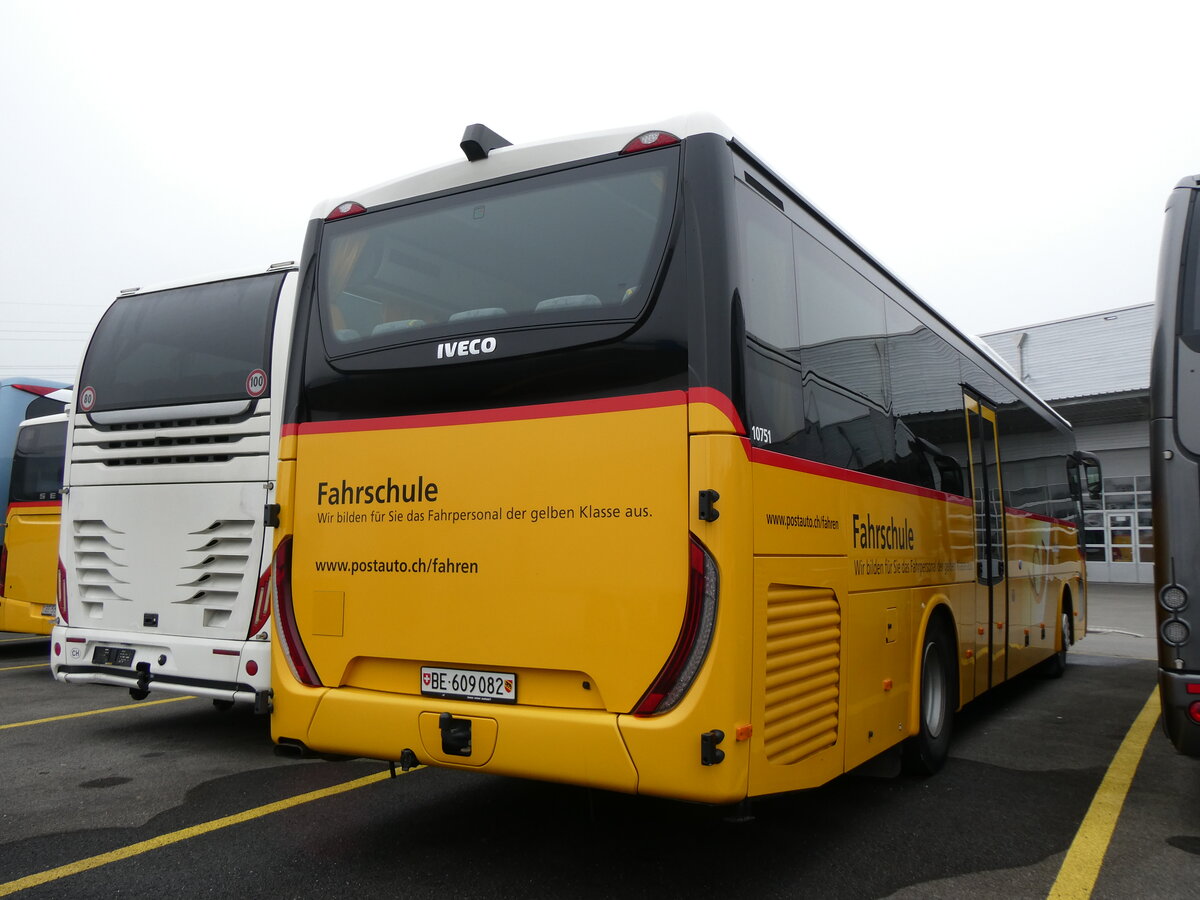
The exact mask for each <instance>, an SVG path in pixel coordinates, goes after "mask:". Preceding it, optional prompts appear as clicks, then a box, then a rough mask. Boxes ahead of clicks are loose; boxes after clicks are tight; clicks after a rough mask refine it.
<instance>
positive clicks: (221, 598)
mask: <svg viewBox="0 0 1200 900" xmlns="http://www.w3.org/2000/svg"><path fill="white" fill-rule="evenodd" d="M254 530H255V523H254V521H253V520H251V519H222V520H218V521H216V522H213V523H212V524H211V525H210V526H208V528H204V529H202V530H200V531H192V532H189V534H190V535H192V536H194V537H195V538H196V542H195V545H194V546H193V547H191V548H190V549H189V550H188V554H189V556H193V555H195V554H201V553H202V554H204V556H203V558H201V559H200V560H199V561H198V562H194V563H192V564H191V565H187V566H183V567H181V568H180V572H181V573H182V574H183V575H184V576H185V577H186V576H188V575H195V577H194V578H191V579H190V580H187V581H181V582H180V583H179V587H183V588H188V589H189V590H190V591H191V594H190V596H188V597H186V598H184V599H183V600H177V601H175V602H176V603H182V604H186V605H188V606H192V607H198V608H201V609H203V614H202V624H203V625H204V627H205V628H221V627H224V626H225V625H226V624H227V623H228V622H229V619H230V618H231V617H232V615H233V610H234V607H235V606H236V605H237V601H238V597H239V596H240V595H241V593H242V589H243V586H244V584H245V581H246V573H247V572H248V571H249V570H250V553H251V551H252V550H253V549H254Z"/></svg>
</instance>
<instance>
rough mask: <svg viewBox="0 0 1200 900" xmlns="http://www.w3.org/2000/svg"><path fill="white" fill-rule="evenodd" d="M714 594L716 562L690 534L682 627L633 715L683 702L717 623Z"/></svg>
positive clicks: (649, 713) (716, 586)
mask: <svg viewBox="0 0 1200 900" xmlns="http://www.w3.org/2000/svg"><path fill="white" fill-rule="evenodd" d="M717 593H718V581H717V563H716V561H715V560H714V559H713V558H712V555H711V554H710V553H709V552H708V551H707V550H706V549H704V547H703V545H702V544H701V543H700V542H699V541H698V540H696V537H695V535H692V536H691V543H690V544H689V545H688V592H687V604H686V607H685V609H684V613H683V626H682V627H681V628H680V629H679V637H678V638H677V639H676V641H675V647H674V649H673V650H671V655H670V656H668V657H667V661H666V663H665V664H664V665H663V667H662V670H661V671H660V672H659V673H658V677H657V678H655V679H654V683H653V684H651V685H650V689H649V690H648V691H646V693H645V695H644V696H643V697H642V699H641V700H640V701H639V702H638V704H637V706H636V707H634V710H633V714H634V715H635V716H652V715H657V714H659V713H664V712H667V711H668V710H670V709H671V708H672V707H674V706H675V704H677V703H678V702H679V701H680V700H681V699H683V695H684V694H686V693H687V690H688V688H689V687H691V685H692V681H694V680H695V678H696V675H697V673H699V671H700V666H701V665H703V664H704V658H705V657H706V656H707V655H708V648H709V645H710V644H711V643H712V636H713V629H714V627H715V625H716V623H717Z"/></svg>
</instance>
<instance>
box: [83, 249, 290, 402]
mask: <svg viewBox="0 0 1200 900" xmlns="http://www.w3.org/2000/svg"><path fill="white" fill-rule="evenodd" d="M285 274H286V273H283V272H272V273H269V274H264V275H255V276H251V277H249V278H234V279H231V280H229V281H217V282H212V283H209V284H197V285H190V286H188V287H182V288H175V289H173V290H167V291H156V292H154V293H149V294H141V295H136V296H132V297H121V298H118V299H117V300H116V301H115V302H114V303H113V305H112V306H111V307H109V309H108V312H106V313H105V314H104V318H102V319H101V320H100V324H99V325H97V326H96V332H95V334H94V335H93V336H92V340H91V343H90V344H89V345H88V349H87V355H86V356H85V357H84V361H83V373H82V376H81V381H80V389H81V390H84V389H86V388H89V387H90V388H91V389H92V390H93V391H94V394H95V402H94V405H93V406H92V407H91V409H92V410H95V411H104V410H116V409H140V408H144V407H154V406H175V405H180V404H187V403H210V402H217V401H225V400H246V399H248V397H249V396H261V395H262V394H263V393H267V392H269V388H270V385H269V384H266V385H265V388H266V389H267V390H266V391H263V390H259V389H258V388H257V387H256V388H255V389H254V390H255V392H253V393H252V392H251V390H250V389H249V388H248V383H249V381H250V376H251V374H252V373H254V372H256V371H261V372H269V371H270V352H271V337H272V322H273V320H274V315H275V302H276V299H277V298H278V296H279V289H280V287H281V286H282V284H283V279H284V277H285Z"/></svg>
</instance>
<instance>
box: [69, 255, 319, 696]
mask: <svg viewBox="0 0 1200 900" xmlns="http://www.w3.org/2000/svg"><path fill="white" fill-rule="evenodd" d="M296 281H297V271H296V268H295V266H294V265H293V264H292V263H290V262H288V263H278V264H276V265H273V266H271V267H269V268H268V269H266V270H258V271H255V272H248V273H242V274H239V275H236V276H232V277H222V278H219V279H209V280H202V281H193V282H188V283H183V284H171V285H165V286H161V287H155V288H151V289H131V290H128V291H122V292H121V294H120V296H118V297H117V299H116V300H114V301H113V303H112V305H111V306H110V307H109V309H108V311H107V312H106V313H105V314H104V316H103V318H102V319H101V320H100V322H99V324H98V325H97V326H96V330H95V332H94V334H93V335H92V338H91V340H90V342H89V343H88V348H87V351H86V353H85V354H84V358H83V362H82V365H81V367H80V371H79V379H78V381H77V382H76V384H77V390H76V392H75V402H74V404H73V407H72V410H73V411H72V414H71V421H70V426H69V430H68V434H67V455H66V464H65V473H64V487H63V498H62V500H63V503H62V529H61V537H60V542H59V566H58V580H59V585H58V598H57V600H58V624H57V625H56V626H55V628H54V630H53V634H52V639H51V647H50V664H51V669H52V671H53V673H54V677H55V678H56V679H57V680H59V681H63V682H66V683H69V684H107V685H116V686H119V687H124V688H127V689H128V690H129V692H130V694H131V695H132V696H133V697H134V699H138V700H140V699H144V698H145V697H146V696H148V695H149V694H150V693H151V692H162V693H167V694H193V695H197V696H202V697H209V698H211V699H212V701H213V703H214V705H216V706H217V707H218V708H228V707H230V706H232V705H233V704H234V703H253V704H254V706H255V709H256V710H258V711H260V712H266V711H268V710H269V708H270V697H271V693H270V686H271V672H270V658H271V657H270V634H271V629H270V624H269V621H268V619H269V617H270V594H271V592H270V583H269V571H270V565H269V563H270V560H271V550H272V544H273V537H274V523H275V514H276V511H277V509H278V507H277V506H276V505H275V473H276V466H277V464H276V459H277V457H278V450H279V431H280V421H281V420H280V416H281V412H282V410H281V396H282V393H283V385H284V383H285V373H286V371H287V356H288V346H289V341H290V339H291V333H290V332H291V323H292V318H293V313H294V301H295V294H296Z"/></svg>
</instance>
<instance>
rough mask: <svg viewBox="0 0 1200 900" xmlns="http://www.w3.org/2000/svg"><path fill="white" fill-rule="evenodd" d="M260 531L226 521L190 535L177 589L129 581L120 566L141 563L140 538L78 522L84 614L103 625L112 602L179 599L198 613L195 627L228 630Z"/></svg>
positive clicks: (245, 522)
mask: <svg viewBox="0 0 1200 900" xmlns="http://www.w3.org/2000/svg"><path fill="white" fill-rule="evenodd" d="M256 527H261V525H259V526H256V525H255V523H254V521H253V520H252V519H224V520H218V521H216V522H213V523H212V524H211V525H209V526H208V527H207V528H203V529H201V530H199V531H192V532H189V533H188V536H189V537H190V538H191V539H192V540H190V541H189V543H188V545H187V547H186V549H185V551H184V555H181V556H180V557H179V558H178V559H177V561H176V563H177V564H176V565H175V566H174V567H173V571H175V572H178V575H177V576H176V578H175V579H172V583H169V584H163V585H155V584H146V583H144V580H143V582H142V583H139V584H137V585H135V584H132V583H131V581H132V578H130V577H129V576H131V575H133V574H135V573H130V572H129V569H128V563H126V562H122V561H121V560H126V559H132V560H134V562H135V563H136V559H137V556H138V554H137V553H136V552H134V551H133V549H131V548H132V546H133V545H134V544H136V543H137V539H136V536H133V535H127V534H125V533H124V532H121V531H118V530H116V529H114V528H112V527H110V526H109V525H108V524H107V523H106V522H104V521H103V520H100V519H83V520H79V521H76V522H75V523H74V534H73V536H72V537H73V544H74V547H73V550H74V554H75V578H76V582H77V584H78V585H79V600H80V603H81V604H82V607H83V610H84V614H85V615H86V616H87V617H88V618H90V619H102V618H104V613H105V604H106V603H107V602H109V601H125V602H129V601H132V600H133V599H134V596H143V597H152V598H154V599H155V600H157V599H158V598H162V599H163V600H166V599H170V598H175V599H170V602H171V603H172V604H178V605H181V606H186V607H191V608H193V609H196V610H198V611H199V618H200V621H199V622H198V623H195V624H199V625H202V626H204V627H205V628H223V627H226V626H227V625H228V623H229V621H230V619H231V618H232V617H233V613H234V611H235V609H236V607H237V602H238V597H239V596H240V595H241V594H242V592H243V588H244V587H245V584H246V580H247V574H248V573H249V572H250V571H251V566H250V555H251V553H252V551H253V550H254V541H255V528H256ZM254 569H255V570H256V569H257V566H255V567H254ZM253 574H254V575H257V571H255V572H254V573H253ZM122 575H125V576H126V577H124V578H123V577H121V576H122ZM252 586H253V585H252ZM243 627H244V626H243Z"/></svg>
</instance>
